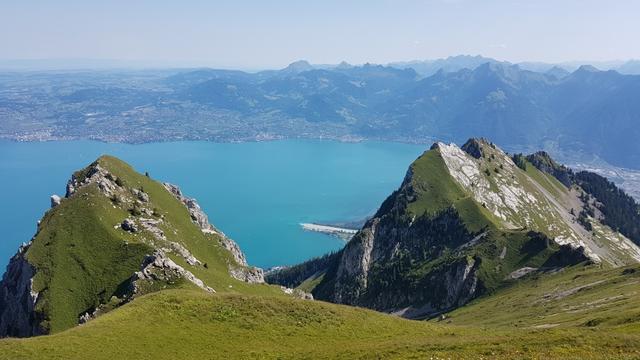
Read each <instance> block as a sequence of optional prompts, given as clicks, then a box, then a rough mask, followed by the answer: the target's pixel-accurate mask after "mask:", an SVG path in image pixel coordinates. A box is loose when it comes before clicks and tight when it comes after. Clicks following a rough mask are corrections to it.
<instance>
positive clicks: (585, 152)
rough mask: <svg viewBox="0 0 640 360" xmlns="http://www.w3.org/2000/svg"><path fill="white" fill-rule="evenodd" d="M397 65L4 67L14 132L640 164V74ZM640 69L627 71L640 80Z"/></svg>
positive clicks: (468, 64)
mask: <svg viewBox="0 0 640 360" xmlns="http://www.w3.org/2000/svg"><path fill="white" fill-rule="evenodd" d="M392 65H393V66H381V65H372V64H365V65H362V66H352V65H349V64H346V63H342V64H339V65H337V66H313V65H310V64H309V63H307V62H305V61H298V62H295V63H293V64H291V65H290V66H288V67H287V68H285V69H282V70H279V71H262V72H258V73H246V72H242V71H231V70H214V69H197V70H146V71H142V70H139V71H124V70H118V71H115V70H114V71H74V72H4V73H2V74H0V77H1V80H2V81H1V82H0V118H1V119H2V122H1V124H2V125H0V137H2V138H9V139H17V140H49V139H80V138H82V139H97V140H103V141H115V142H133V143H136V142H149V141H167V140H185V139H202V140H215V141H247V140H264V139H278V138H300V137H302V138H331V139H340V140H360V139H381V140H396V141H409V142H420V143H428V142H431V141H433V140H438V139H440V140H445V141H455V142H461V141H464V140H465V139H466V138H469V137H472V136H486V137H490V138H492V139H493V140H494V141H495V142H496V143H498V144H500V145H501V146H503V147H504V148H506V149H516V150H520V149H522V150H532V149H538V148H544V149H546V150H549V151H550V152H552V153H553V154H554V155H569V156H573V157H578V158H579V157H583V158H592V157H594V156H595V157H597V158H599V159H602V160H604V161H606V162H607V163H610V164H613V165H616V166H621V167H628V168H634V169H640V144H639V143H638V142H637V141H635V139H637V138H638V136H640V126H637V125H638V115H637V114H639V113H640V108H639V106H640V105H639V104H640V102H639V101H637V100H638V98H637V97H638V90H639V89H640V76H635V75H628V74H622V73H620V72H618V71H615V70H608V71H601V70H598V69H596V68H594V67H593V66H589V65H584V66H580V67H579V68H578V69H576V70H575V71H572V72H569V71H570V70H572V65H571V66H570V65H567V64H564V65H562V64H561V65H559V66H554V65H546V64H534V63H528V64H521V65H513V64H509V63H505V62H499V61H495V60H492V59H488V58H482V57H465V56H459V57H451V58H447V59H444V60H435V61H431V62H413V63H404V64H401V63H396V64H392ZM610 65H611V64H610ZM635 65H637V63H634V62H627V63H625V64H618V65H617V67H616V69H619V70H620V71H626V72H630V73H633V72H635V71H634V70H633V69H634V67H635ZM401 68H402V69H401ZM436 69H438V70H436ZM527 69H535V70H537V71H531V70H527Z"/></svg>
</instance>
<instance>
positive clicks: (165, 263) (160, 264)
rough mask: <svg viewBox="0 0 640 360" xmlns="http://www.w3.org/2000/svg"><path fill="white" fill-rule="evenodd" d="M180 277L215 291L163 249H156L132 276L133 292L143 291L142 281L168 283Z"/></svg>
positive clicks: (204, 288)
mask: <svg viewBox="0 0 640 360" xmlns="http://www.w3.org/2000/svg"><path fill="white" fill-rule="evenodd" d="M179 278H183V279H185V280H187V281H189V282H191V283H192V284H194V285H195V286H197V287H199V288H201V289H202V290H205V291H207V292H210V293H215V290H214V289H212V288H211V287H209V286H207V285H206V284H205V283H204V282H203V281H202V280H200V279H198V278H197V277H196V276H195V275H193V273H191V272H190V271H188V270H185V269H184V268H183V267H182V266H180V265H178V264H176V263H175V262H174V261H173V260H171V259H170V258H169V257H167V255H166V254H165V253H164V252H163V251H161V250H156V251H155V252H154V253H153V254H152V255H149V256H147V257H146V258H145V259H144V262H143V263H142V268H141V269H140V271H137V272H136V273H135V274H134V275H133V277H132V278H131V286H132V293H133V294H140V293H141V285H140V283H141V282H145V281H147V282H154V281H159V282H164V283H168V282H171V281H174V280H176V279H179Z"/></svg>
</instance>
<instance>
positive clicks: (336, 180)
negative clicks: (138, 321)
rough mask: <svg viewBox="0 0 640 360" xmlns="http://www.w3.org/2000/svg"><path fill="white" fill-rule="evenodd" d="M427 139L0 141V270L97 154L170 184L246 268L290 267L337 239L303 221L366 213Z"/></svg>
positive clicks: (334, 245)
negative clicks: (239, 253) (231, 243)
mask: <svg viewBox="0 0 640 360" xmlns="http://www.w3.org/2000/svg"><path fill="white" fill-rule="evenodd" d="M426 148H427V146H426V145H409V144H400V143H387V142H361V143H341V142H334V141H320V140H317V141H314V140H284V141H271V142H253V143H211V142H172V143H153V144H143V145H127V144H106V143H101V142H93V141H57V142H36V143H18V142H9V141H0V187H1V188H2V189H3V191H2V201H0V227H1V228H2V234H3V235H2V238H0V267H1V268H2V269H4V267H5V266H6V264H7V263H8V261H9V258H10V257H11V256H13V254H15V252H16V250H17V248H18V246H19V244H21V243H22V242H27V241H29V239H30V238H31V237H32V236H33V234H34V232H35V229H36V223H37V221H38V220H39V219H40V218H41V216H42V215H43V213H44V212H45V211H46V210H47V209H48V208H49V197H50V196H51V195H52V194H59V195H61V196H62V195H64V192H65V185H66V182H67V180H68V179H69V177H70V176H71V173H72V172H73V171H75V170H78V169H81V168H83V167H85V166H86V165H87V164H89V163H91V162H92V161H93V160H95V159H96V158H97V157H98V156H100V155H102V154H110V155H115V156H117V157H119V158H121V159H123V160H125V161H127V162H128V163H129V164H131V165H132V166H133V167H134V168H135V169H136V170H138V171H140V172H144V171H148V172H149V173H150V175H151V177H152V178H154V179H156V180H160V181H168V182H171V183H174V184H177V185H179V186H180V187H181V188H182V191H183V192H184V193H185V194H186V195H187V196H189V197H194V198H196V199H197V200H198V202H199V203H200V205H201V206H202V208H203V209H204V210H205V212H206V213H207V214H208V215H209V219H210V220H211V222H212V223H213V224H214V225H215V226H216V227H218V228H219V229H221V230H222V231H223V232H225V233H226V234H227V235H228V236H230V237H231V238H233V239H234V240H235V241H237V242H238V243H239V244H240V246H241V248H242V250H243V251H244V252H245V253H246V255H247V258H248V261H249V262H250V263H251V264H252V265H256V266H260V267H265V268H268V267H271V266H276V265H290V264H294V263H297V262H300V261H303V260H305V259H308V258H310V257H313V256H318V255H322V254H324V253H326V252H328V251H331V250H336V249H339V248H341V247H342V246H343V245H344V242H343V241H342V240H340V239H338V238H335V237H332V236H328V235H324V234H320V233H312V232H306V231H303V230H302V229H301V227H300V223H302V222H344V221H356V220H360V219H362V218H365V217H366V216H369V215H372V214H373V213H374V212H375V210H376V209H377V207H378V206H379V205H380V203H381V202H382V201H383V200H384V199H385V198H386V197H387V196H388V195H389V194H390V193H391V192H392V191H393V190H395V189H396V188H397V187H398V186H399V185H400V183H401V182H402V179H403V177H404V175H405V172H406V170H407V167H408V166H409V164H410V163H411V162H412V161H413V160H414V159H415V158H416V157H418V156H419V155H420V154H421V153H422V152H423V151H424V150H425V149H426Z"/></svg>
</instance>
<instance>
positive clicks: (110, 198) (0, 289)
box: [0, 156, 263, 337]
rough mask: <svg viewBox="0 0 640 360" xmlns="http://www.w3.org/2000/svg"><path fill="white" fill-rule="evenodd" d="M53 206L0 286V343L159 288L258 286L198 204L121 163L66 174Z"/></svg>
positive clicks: (103, 162)
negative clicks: (61, 193) (63, 191)
mask: <svg viewBox="0 0 640 360" xmlns="http://www.w3.org/2000/svg"><path fill="white" fill-rule="evenodd" d="M54 200H55V201H54ZM51 204H52V208H51V209H50V210H49V211H47V212H46V213H45V215H44V217H43V218H42V220H41V221H40V222H39V225H38V230H37V233H36V234H35V236H34V237H33V239H32V241H31V243H30V245H25V246H23V247H21V248H20V250H19V252H18V254H16V256H14V257H13V258H12V260H11V262H10V264H9V266H8V267H7V271H6V273H5V274H4V276H3V278H2V281H1V282H0V337H1V336H16V337H25V336H33V335H40V334H49V333H55V332H59V331H61V330H64V329H67V328H69V327H72V326H75V325H77V324H79V323H84V322H87V321H89V320H91V319H93V318H95V317H96V316H99V315H100V314H103V313H105V312H108V311H110V310H112V309H114V308H116V307H119V306H121V305H123V304H125V303H127V302H129V301H131V300H132V299H133V298H135V297H137V296H140V295H144V294H147V293H150V292H154V291H158V290H162V289H167V288H181V287H187V288H199V289H202V290H203V291H205V292H207V293H214V292H217V291H223V292H224V291H229V290H230V289H233V290H234V291H240V292H242V291H243V289H244V286H245V285H243V284H246V283H262V282H263V273H262V270H261V269H258V268H253V267H249V266H248V265H247V262H246V259H245V256H244V254H243V253H242V251H241V250H240V248H239V247H238V245H237V244H236V243H235V242H234V241H233V240H231V239H229V238H228V237H226V236H225V235H224V234H223V233H222V232H220V231H218V230H217V229H216V228H215V227H213V226H212V225H211V224H210V223H209V220H208V218H207V216H206V214H204V212H203V211H202V210H201V208H200V206H199V205H198V203H197V202H196V201H195V200H193V199H190V198H187V197H185V196H183V195H182V192H181V191H180V189H179V188H178V187H177V186H174V185H169V184H161V183H159V182H156V181H154V180H152V179H150V178H149V177H148V176H144V175H141V174H138V173H136V172H135V171H134V170H133V169H132V168H131V167H129V166H128V165H127V164H125V163H123V162H121V161H120V160H118V159H115V158H112V157H108V156H105V157H101V158H100V159H98V160H97V161H96V162H94V163H93V164H91V165H90V166H88V167H87V168H85V169H83V170H80V171H78V172H76V173H75V174H73V176H72V178H71V179H70V180H69V182H68V184H67V194H66V197H65V198H64V199H60V198H59V197H57V196H53V197H52V202H51Z"/></svg>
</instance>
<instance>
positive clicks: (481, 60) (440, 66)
mask: <svg viewBox="0 0 640 360" xmlns="http://www.w3.org/2000/svg"><path fill="white" fill-rule="evenodd" d="M486 63H491V64H503V65H518V66H519V67H520V68H521V69H524V70H529V71H535V72H542V73H544V72H548V71H550V70H552V69H554V68H556V69H561V70H563V71H564V72H566V73H570V72H573V71H575V70H577V69H578V68H579V67H580V66H583V65H591V66H594V67H596V68H598V69H600V70H605V71H606V70H615V71H617V72H619V73H621V74H625V75H640V60H627V61H567V62H560V63H546V62H535V61H525V62H519V63H511V62H508V61H501V60H496V59H492V58H488V57H484V56H480V55H476V56H471V55H457V56H450V57H448V58H444V59H435V60H414V61H403V62H393V63H389V64H388V65H389V66H393V67H397V68H401V69H407V68H411V69H414V70H415V71H416V72H417V73H418V74H420V75H423V76H430V75H433V74H435V73H436V72H438V71H439V70H444V71H445V72H456V71H459V70H462V69H471V70H473V69H475V68H477V67H478V66H480V65H482V64H486Z"/></svg>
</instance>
